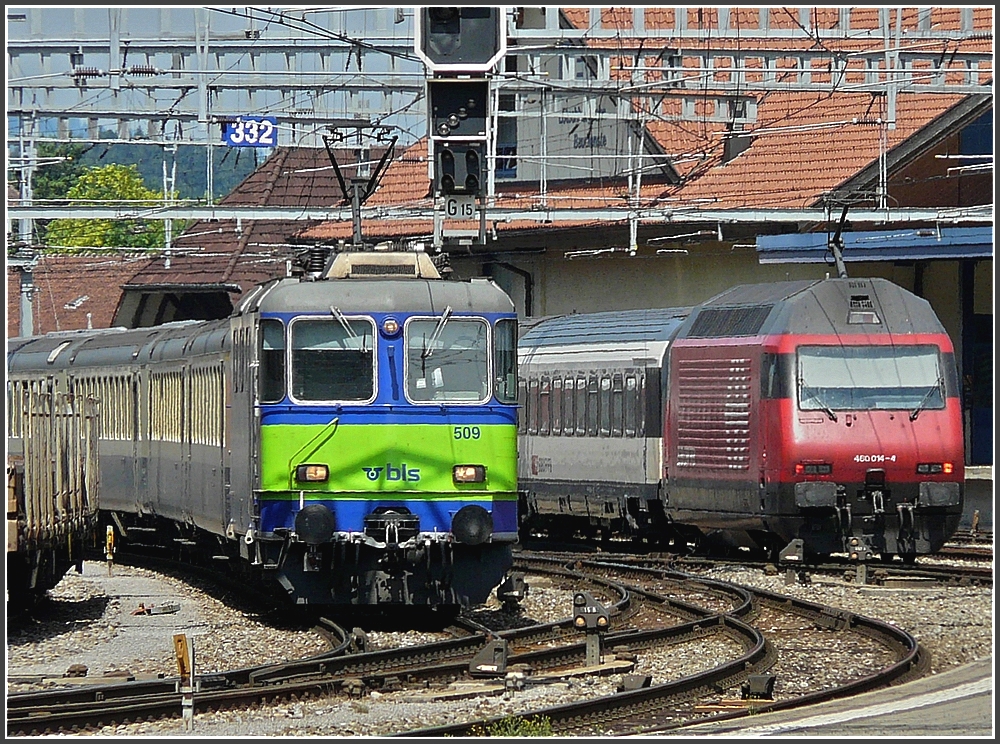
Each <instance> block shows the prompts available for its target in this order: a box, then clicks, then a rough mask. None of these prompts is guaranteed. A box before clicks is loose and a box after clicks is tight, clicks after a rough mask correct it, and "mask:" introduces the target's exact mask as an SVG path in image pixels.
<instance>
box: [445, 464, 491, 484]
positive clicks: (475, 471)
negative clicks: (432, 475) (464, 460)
mask: <svg viewBox="0 0 1000 744" xmlns="http://www.w3.org/2000/svg"><path fill="white" fill-rule="evenodd" d="M451 477H452V480H454V481H455V483H482V482H483V481H485V480H486V466H485V465H456V466H455V467H453V468H452V469H451Z"/></svg>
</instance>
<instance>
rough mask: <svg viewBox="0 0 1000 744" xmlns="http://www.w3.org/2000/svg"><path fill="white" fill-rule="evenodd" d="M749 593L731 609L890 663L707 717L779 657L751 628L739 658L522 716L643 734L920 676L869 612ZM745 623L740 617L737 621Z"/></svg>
mask: <svg viewBox="0 0 1000 744" xmlns="http://www.w3.org/2000/svg"><path fill="white" fill-rule="evenodd" d="M520 560H521V561H525V565H527V564H530V561H531V559H530V558H526V557H525V556H523V555H522V557H521V559H520ZM578 565H580V566H584V567H588V568H591V569H603V570H614V571H615V572H616V573H617V574H625V575H627V576H631V577H633V578H634V577H638V576H642V577H645V578H649V577H656V578H658V579H659V580H661V581H662V580H667V581H670V582H671V583H676V584H678V585H684V586H692V585H694V584H697V583H699V581H700V580H699V579H698V578H697V577H694V576H692V575H689V574H682V573H678V572H672V571H669V570H664V569H655V568H645V567H638V566H629V565H625V564H618V563H613V562H605V561H604V560H587V561H580V562H578ZM703 581H704V585H703V587H702V588H701V590H702V591H705V592H707V593H709V594H712V595H714V596H717V597H718V596H724V595H725V594H726V592H727V588H726V587H725V585H724V584H723V583H722V582H711V581H710V580H703ZM625 586H626V587H627V588H628V590H629V591H630V592H633V593H644V594H647V595H648V594H649V592H648V590H646V589H644V588H642V587H641V586H636V585H634V584H632V583H629V584H626V585H625ZM740 589H741V591H745V592H746V593H747V599H746V601H745V602H740V603H738V604H737V605H736V606H734V608H733V614H743V613H747V614H748V615H751V616H756V614H757V613H758V612H759V611H760V608H761V607H762V606H766V607H768V608H770V609H772V610H776V611H780V612H782V613H790V614H793V615H797V616H799V617H802V618H804V619H806V620H808V621H809V622H812V623H815V624H816V625H817V626H819V627H822V628H826V629H829V630H831V631H838V632H839V631H845V632H851V633H855V634H858V635H859V636H863V637H864V638H866V639H870V640H874V641H875V642H876V643H878V644H879V645H881V646H883V647H884V648H886V649H889V650H890V651H891V654H892V656H893V661H892V662H891V663H890V664H888V665H886V666H884V667H883V668H881V669H879V670H878V671H876V672H874V673H872V674H868V675H866V676H864V677H862V678H860V679H852V680H849V681H845V682H844V683H843V684H841V685H838V686H835V687H832V688H828V689H824V690H819V691H815V692H809V693H805V694H801V695H796V696H791V697H788V698H786V699H784V700H781V701H771V700H766V699H754V700H752V701H751V704H747V705H744V706H742V707H740V708H739V709H737V710H730V711H728V712H724V713H718V714H715V715H708V716H705V715H704V714H699V713H698V712H697V705H696V703H697V701H699V700H703V699H705V698H709V699H711V698H717V697H718V695H719V693H720V692H721V691H724V690H726V689H729V688H730V687H732V686H734V685H737V684H740V683H742V682H745V681H747V680H748V679H749V678H750V677H751V676H752V675H753V676H757V675H759V674H760V673H761V672H764V671H766V670H767V669H770V668H771V667H772V666H773V665H774V663H775V662H776V653H775V650H774V648H773V647H772V646H770V644H769V643H768V642H767V641H766V640H765V639H764V637H763V635H762V634H760V632H759V631H758V630H756V629H755V628H750V626H746V627H748V628H749V629H750V630H751V631H752V632H753V633H755V634H757V638H758V639H759V640H758V641H756V642H755V643H754V644H753V645H752V646H751V647H748V650H747V651H746V653H745V654H743V655H742V656H738V657H736V658H732V659H729V660H726V661H724V662H722V663H720V664H718V665H716V666H715V667H713V668H711V669H707V670H705V671H703V672H700V673H698V674H695V675H689V676H686V677H683V678H681V679H677V680H674V681H671V682H665V683H662V684H659V685H651V686H649V687H645V688H642V689H638V690H627V691H622V692H619V693H617V694H615V695H611V696H605V697H602V698H598V699H596V700H586V701H580V702H575V703H571V704H565V705H559V706H552V707H548V708H539V709H536V710H532V711H527V712H525V713H522V714H520V715H519V716H518V717H519V718H521V719H524V720H545V721H547V722H548V723H549V724H550V725H551V730H552V733H553V734H557V735H627V734H635V733H643V732H645V733H648V732H654V731H656V732H666V731H669V730H673V729H677V728H680V727H682V726H683V725H685V724H687V723H691V722H694V721H695V720H697V721H698V722H704V721H709V720H725V719H728V718H733V717H737V716H743V715H748V714H749V713H751V712H765V711H769V710H780V709H788V708H793V707H798V706H802V705H809V704H812V703H816V702H821V701H823V700H831V699H835V698H838V697H844V696H847V695H853V694H857V693H859V692H864V691H867V690H873V689H878V688H880V687H884V686H887V685H890V684H894V683H899V682H902V681H906V680H907V679H911V678H917V677H919V676H921V675H923V674H924V673H926V670H927V666H928V663H929V659H928V658H927V656H926V653H925V652H923V651H922V649H921V648H920V646H919V644H918V643H917V642H916V640H915V639H914V638H913V637H912V636H911V635H910V634H909V633H907V632H906V631H904V630H901V629H899V628H896V627H895V626H892V625H890V624H887V623H883V622H881V621H878V620H873V619H871V618H865V617H862V616H859V615H855V614H853V613H850V612H846V611H843V610H838V609H836V608H832V607H827V606H823V605H819V604H815V603H811V602H804V601H802V600H796V599H792V598H790V597H786V596H783V595H780V594H775V593H772V592H768V591H765V590H759V589H753V590H750V589H746V588H745V587H743V588H740ZM733 614H731V613H729V612H724V613H719V614H716V615H713V616H711V617H710V618H705V619H704V620H703V621H702V622H703V623H704V622H708V621H710V620H717V621H718V622H720V623H722V624H725V623H727V622H728V621H730V620H734V621H735V618H734V617H733ZM740 622H742V621H740ZM502 722H503V720H502V719H483V720H478V721H466V722H462V723H458V724H453V725H449V726H438V727H433V728H424V729H418V730H414V731H408V732H405V733H401V734H398V736H403V737H408V736H417V737H428V736H468V735H477V734H480V735H481V734H482V733H483V732H486V731H489V730H490V728H491V727H495V726H498V725H500V724H501V723H502Z"/></svg>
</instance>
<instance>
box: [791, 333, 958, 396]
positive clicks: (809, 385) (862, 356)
mask: <svg viewBox="0 0 1000 744" xmlns="http://www.w3.org/2000/svg"><path fill="white" fill-rule="evenodd" d="M797 356H798V365H797V373H798V374H797V377H798V389H799V407H800V408H801V409H802V410H806V411H809V410H819V411H834V410H867V409H883V410H909V411H911V412H913V411H915V412H917V413H919V411H921V410H924V409H934V408H938V409H940V408H944V404H945V403H944V396H945V390H944V378H943V375H942V373H941V365H940V361H939V355H938V350H937V348H936V347H934V346H800V347H799V349H798V354H797Z"/></svg>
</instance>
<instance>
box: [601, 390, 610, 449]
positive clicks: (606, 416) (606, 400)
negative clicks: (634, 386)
mask: <svg viewBox="0 0 1000 744" xmlns="http://www.w3.org/2000/svg"><path fill="white" fill-rule="evenodd" d="M600 421H601V436H602V437H609V436H611V378H610V377H608V376H607V375H602V376H601V415H600Z"/></svg>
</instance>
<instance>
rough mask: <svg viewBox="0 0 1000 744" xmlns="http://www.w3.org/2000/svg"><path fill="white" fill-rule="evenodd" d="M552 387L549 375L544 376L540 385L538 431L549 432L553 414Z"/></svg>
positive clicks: (541, 432) (540, 432) (544, 433)
mask: <svg viewBox="0 0 1000 744" xmlns="http://www.w3.org/2000/svg"><path fill="white" fill-rule="evenodd" d="M551 395H552V394H551V389H550V383H549V378H548V377H543V378H542V381H541V384H540V385H539V386H538V433H539V434H542V435H546V434H548V433H549V421H550V417H551V415H552V399H551Z"/></svg>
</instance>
